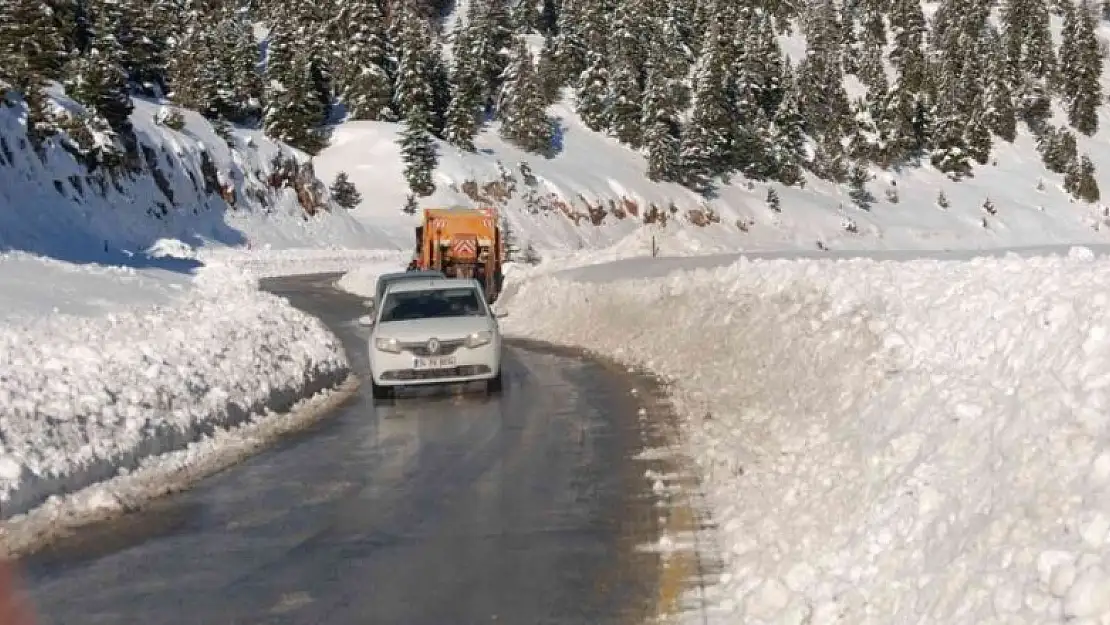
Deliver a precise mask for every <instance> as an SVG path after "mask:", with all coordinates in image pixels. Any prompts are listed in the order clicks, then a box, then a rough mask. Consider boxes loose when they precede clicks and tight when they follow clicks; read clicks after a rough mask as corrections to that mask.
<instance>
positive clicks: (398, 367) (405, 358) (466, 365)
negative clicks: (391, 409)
mask: <svg viewBox="0 0 1110 625" xmlns="http://www.w3.org/2000/svg"><path fill="white" fill-rule="evenodd" d="M370 349H371V350H372V351H371V354H370V374H371V377H373V379H374V384H377V385H378V386H415V385H421V384H457V383H463V382H477V381H482V380H489V379H492V378H495V377H497V374H498V373H500V371H501V346H500V344H499V343H491V344H489V345H483V346H481V347H476V348H473V349H471V348H467V347H465V346H463V347H459V348H458V349H456V350H455V351H454V352H453V353H451V354H448V355H446V356H447V357H448V358H453V361H452V362H451V363H450V365H448V366H440V367H435V368H428V369H418V368H415V366H414V365H415V362H416V361H417V360H419V359H423V358H424V357H423V356H417V355H414V354H412V353H411V352H407V351H405V352H401V353H400V354H393V353H390V352H383V351H381V350H378V349H375V348H374V347H373V346H371V347H370Z"/></svg>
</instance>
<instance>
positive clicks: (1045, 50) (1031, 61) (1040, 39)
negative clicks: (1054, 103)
mask: <svg viewBox="0 0 1110 625" xmlns="http://www.w3.org/2000/svg"><path fill="white" fill-rule="evenodd" d="M1002 28H1003V45H1004V46H1005V49H1006V55H1007V60H1008V62H1009V64H1010V71H1011V75H1012V76H1013V77H1014V80H1015V81H1016V82H1015V84H1014V96H1015V98H1016V100H1017V102H1018V109H1019V111H1020V113H1021V117H1022V118H1023V119H1025V121H1026V122H1027V123H1029V124H1031V125H1032V126H1033V127H1034V128H1038V127H1039V126H1040V124H1043V123H1044V122H1045V121H1046V120H1047V119H1048V117H1049V116H1050V115H1051V112H1052V111H1051V108H1050V106H1049V100H1048V98H1049V95H1050V86H1051V81H1052V76H1053V72H1054V71H1055V65H1056V59H1055V54H1054V51H1053V44H1052V34H1051V32H1050V30H1049V9H1048V0H1007V1H1006V2H1005V3H1003V5H1002Z"/></svg>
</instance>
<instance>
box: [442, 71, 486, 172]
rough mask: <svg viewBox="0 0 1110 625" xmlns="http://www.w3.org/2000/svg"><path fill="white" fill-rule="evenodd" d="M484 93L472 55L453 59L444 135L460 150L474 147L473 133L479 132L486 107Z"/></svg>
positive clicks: (474, 134) (473, 148)
mask: <svg viewBox="0 0 1110 625" xmlns="http://www.w3.org/2000/svg"><path fill="white" fill-rule="evenodd" d="M483 94H484V88H483V85H482V83H481V79H480V76H479V75H478V72H477V69H476V68H475V66H474V61H473V59H472V58H471V57H463V58H461V59H460V58H457V59H455V74H454V80H452V84H451V104H450V105H449V106H448V108H447V119H446V124H445V128H444V133H443V138H444V139H445V140H447V141H448V142H449V143H451V144H452V145H454V146H455V147H457V148H459V149H461V150H465V151H467V152H473V151H474V150H475V147H474V137H475V136H476V135H477V134H478V129H479V127H480V126H481V121H482V113H483V110H484V109H485V98H484V95H483Z"/></svg>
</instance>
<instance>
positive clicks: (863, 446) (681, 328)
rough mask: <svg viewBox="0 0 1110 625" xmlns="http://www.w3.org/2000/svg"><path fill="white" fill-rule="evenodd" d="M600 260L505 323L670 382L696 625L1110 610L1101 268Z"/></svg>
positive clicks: (1081, 262)
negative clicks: (711, 574)
mask: <svg viewBox="0 0 1110 625" xmlns="http://www.w3.org/2000/svg"><path fill="white" fill-rule="evenodd" d="M691 260H692V259H691ZM629 264H630V263H629ZM672 269H673V267H672ZM602 271H603V267H600V266H599V267H596V268H593V274H592V276H590V278H589V279H588V280H576V279H574V276H573V272H568V273H564V274H562V275H559V274H555V275H549V276H537V277H534V278H532V279H530V280H525V281H522V282H518V283H517V285H516V288H517V289H518V290H517V291H516V292H515V294H513V295H511V296H509V297H507V298H506V299H505V300H504V301H503V302H502V303H501V304H500V306H501V307H503V308H505V309H506V310H507V311H508V312H509V316H508V317H507V318H506V319H505V320H504V321H503V324H504V328H505V330H506V332H507V333H511V334H516V335H525V336H528V337H532V338H537V339H542V340H547V341H552V342H555V343H561V344H574V345H578V346H583V347H586V348H589V349H592V350H595V351H596V352H599V353H603V354H607V355H611V356H615V357H616V358H618V359H621V360H623V361H625V362H627V363H629V364H635V365H638V366H645V367H647V368H649V369H651V370H654V371H655V372H657V373H658V374H661V375H662V376H665V377H666V378H667V379H669V380H670V381H671V382H672V383H673V388H672V392H673V400H674V402H675V404H676V406H677V408H678V409H679V411H680V413H681V414H682V415H683V416H684V421H683V425H684V427H683V431H684V433H685V434H684V435H685V440H684V441H683V443H682V446H683V447H684V449H682V450H681V451H682V453H683V454H684V455H686V456H688V457H689V458H692V459H693V462H694V463H696V467H697V469H698V470H699V472H700V474H701V476H702V480H703V486H702V488H703V491H704V492H703V496H704V499H705V501H706V502H707V504H708V505H709V508H710V510H711V516H712V517H713V518H714V521H715V523H716V526H717V527H716V528H715V529H712V530H707V531H706V535H705V536H706V538H707V541H708V542H710V543H711V544H715V545H716V547H717V548H718V550H719V552H720V553H718V554H716V557H718V558H720V559H721V561H722V564H723V574H722V575H720V576H719V578H717V579H716V580H715V581H713V582H712V583H711V585H710V586H709V588H707V589H706V590H705V593H704V598H703V600H707V601H708V605H709V609H708V616H709V622H711V623H739V622H742V623H750V624H752V625H759V624H770V623H775V624H787V623H791V624H802V623H807V624H811V625H823V624H832V623H843V624H851V625H863V624H871V623H874V624H876V625H877V624H880V623H881V624H884V625H892V624H901V623H906V624H909V623H944V624H946V625H960V624H967V625H982V624H989V623H1007V624H1011V623H1014V624H1016V623H1029V624H1033V623H1038V624H1044V623H1065V622H1067V623H1076V624H1078V623H1083V624H1091V625H1094V624H1097V623H1110V418H1108V416H1107V415H1108V414H1110V412H1108V409H1110V403H1108V402H1110V395H1108V393H1110V325H1108V324H1110V322H1108V321H1107V320H1108V319H1110V259H1108V258H1105V257H1096V256H1095V254H1094V253H1093V252H1091V251H1090V250H1088V249H1085V248H1075V249H1074V250H1072V252H1071V253H1070V254H1066V255H1058V256H1052V257H1033V258H1020V257H1018V256H1017V255H1008V256H1004V257H999V258H979V259H975V260H970V261H966V260H965V261H956V260H937V259H921V260H909V261H882V260H875V259H867V258H857V259H852V260H812V259H800V260H748V259H741V260H740V261H738V262H735V263H733V264H731V265H728V266H724V267H717V268H702V269H691V270H686V271H676V272H675V273H672V274H671V275H669V276H665V277H652V278H641V279H625V278H624V276H623V275H622V274H621V273H620V269H619V268H617V269H614V268H613V267H610V274H609V276H608V280H603V279H602ZM701 619H702V615H700V614H698V615H694V614H692V613H691V614H689V615H687V616H686V617H680V618H679V619H678V620H679V621H680V622H690V623H694V622H697V623H702V622H703V621H702V620H701Z"/></svg>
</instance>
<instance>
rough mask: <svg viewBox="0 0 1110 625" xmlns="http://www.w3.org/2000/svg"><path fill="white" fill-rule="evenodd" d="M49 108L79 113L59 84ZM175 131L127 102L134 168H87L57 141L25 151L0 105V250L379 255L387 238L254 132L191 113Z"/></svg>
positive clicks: (86, 254) (117, 259) (120, 258)
mask: <svg viewBox="0 0 1110 625" xmlns="http://www.w3.org/2000/svg"><path fill="white" fill-rule="evenodd" d="M50 93H51V94H52V100H53V102H54V103H55V105H56V106H57V107H60V108H59V110H69V111H80V110H81V107H80V106H79V105H78V104H76V103H75V102H73V101H72V100H70V99H68V98H67V97H65V95H64V94H63V93H62V91H61V90H60V88H54V89H52V90H51V91H50ZM174 110H175V111H176V112H177V113H180V114H181V117H182V123H183V125H182V126H181V127H180V128H179V129H175V128H172V127H170V126H167V125H165V124H164V123H159V122H158V121H157V120H160V119H162V116H163V114H164V113H165V111H164V110H163V108H162V107H161V106H160V105H158V104H155V103H152V102H150V101H146V100H142V99H138V98H136V99H135V111H134V112H133V113H132V115H131V122H132V124H133V126H134V128H135V132H136V135H137V138H138V140H139V142H140V148H139V151H140V153H141V154H140V156H139V159H140V160H139V162H138V163H136V167H137V170H136V171H134V172H131V173H126V174H109V173H108V172H106V171H104V170H103V169H98V170H95V171H90V170H89V168H88V167H86V165H85V164H84V163H82V162H80V161H79V160H78V158H77V157H75V156H74V154H73V153H71V152H70V151H69V150H67V149H66V148H65V147H63V143H66V142H68V141H69V138H68V136H64V135H62V136H56V137H53V138H50V139H48V140H47V141H46V144H45V146H44V149H43V152H42V154H41V155H40V154H37V153H36V152H35V151H34V150H33V149H32V148H31V146H30V144H29V142H28V141H27V138H26V132H25V118H26V115H25V108H24V106H23V105H22V103H17V104H15V105H14V106H0V251H3V250H14V251H26V252H32V253H36V254H42V255H46V256H50V257H54V258H59V259H63V260H78V261H93V262H101V263H123V264H135V263H137V262H143V263H147V264H149V262H150V261H140V260H138V259H136V258H135V257H134V255H136V254H138V255H142V254H143V253H144V252H145V251H146V250H148V249H149V248H150V247H151V246H155V245H156V244H158V243H159V241H160V240H163V239H170V240H178V241H181V242H183V243H184V244H186V245H187V246H189V247H194V248H195V247H202V246H216V247H228V246H231V247H248V246H249V247H263V246H272V247H279V248H290V247H299V248H311V247H336V246H341V247H349V248H390V247H392V245H391V242H390V241H389V240H388V239H387V238H386V237H385V236H384V235H383V234H382V233H381V232H380V231H378V230H376V229H374V228H373V227H372V226H370V225H367V224H364V223H362V222H360V221H358V220H356V219H355V218H353V216H352V215H350V214H349V213H348V212H347V211H345V210H344V209H342V208H340V207H338V206H336V205H335V204H334V203H332V202H331V200H330V198H329V196H328V190H327V187H326V185H324V184H323V182H322V181H319V180H317V179H316V178H314V177H313V175H312V170H311V169H310V168H308V167H307V166H306V164H307V163H308V159H307V157H306V156H305V155H304V154H302V153H299V152H296V151H295V150H293V149H292V148H290V147H288V146H283V145H281V144H278V143H276V142H274V141H271V140H269V139H267V138H266V137H265V136H263V134H262V133H261V132H257V131H251V130H244V129H232V130H231V131H230V134H229V139H228V140H226V141H225V140H224V139H223V138H221V137H220V136H219V135H218V134H217V133H216V130H215V129H214V128H213V126H212V125H211V124H210V123H209V122H208V121H207V120H205V119H204V118H202V117H201V116H200V115H197V114H196V113H193V112H190V111H186V110H182V109H174Z"/></svg>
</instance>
